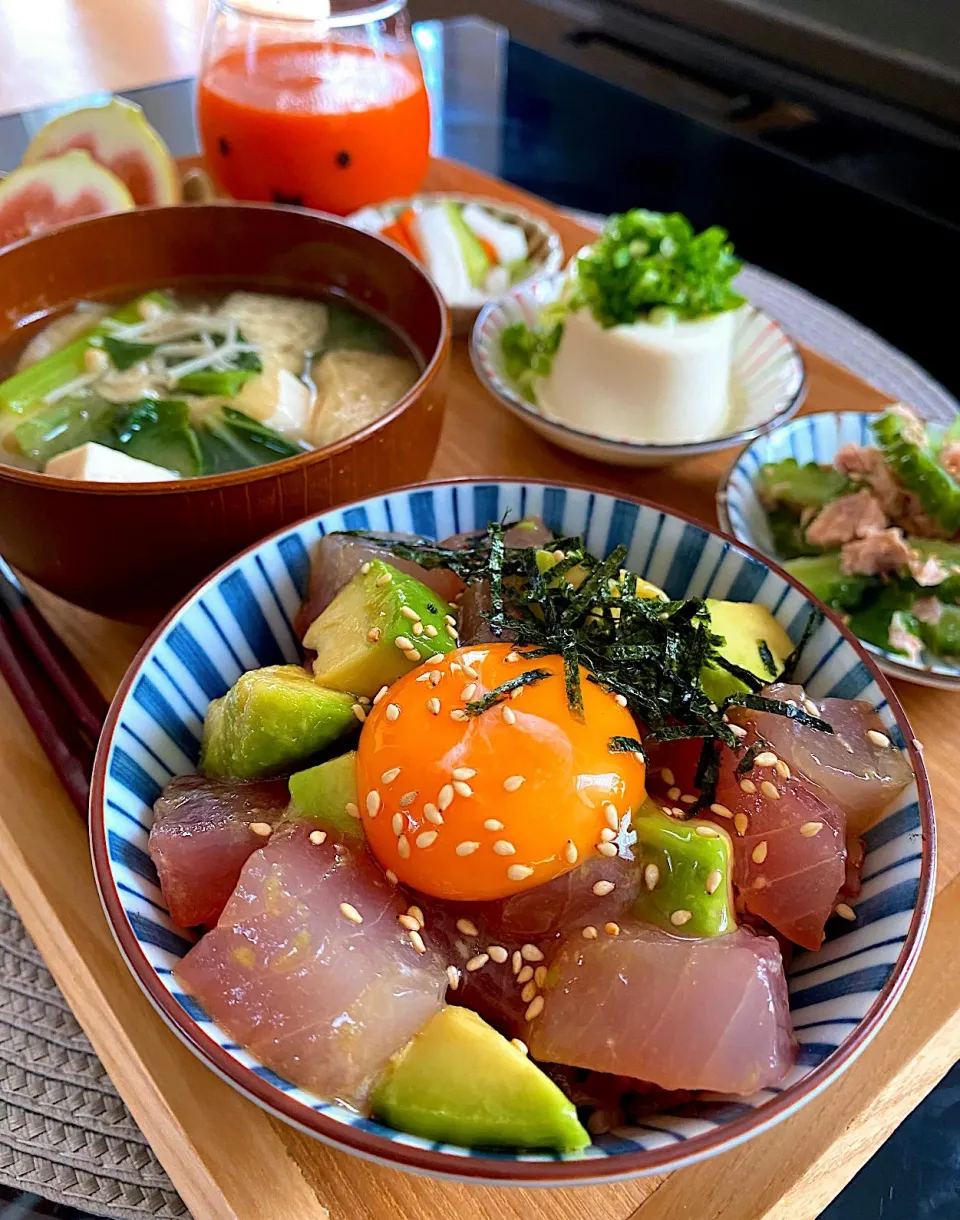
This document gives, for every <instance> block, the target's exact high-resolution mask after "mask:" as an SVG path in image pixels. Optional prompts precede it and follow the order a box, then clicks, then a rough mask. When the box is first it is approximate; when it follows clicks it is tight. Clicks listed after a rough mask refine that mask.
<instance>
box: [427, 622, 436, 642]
mask: <svg viewBox="0 0 960 1220" xmlns="http://www.w3.org/2000/svg"><path fill="white" fill-rule="evenodd" d="M424 631H425V632H426V633H427V635H428V636H429V637H430V639H431V640H435V639H436V638H437V634H438V632H437V629H436V627H434V625H433V623H427V625H426V627H424Z"/></svg>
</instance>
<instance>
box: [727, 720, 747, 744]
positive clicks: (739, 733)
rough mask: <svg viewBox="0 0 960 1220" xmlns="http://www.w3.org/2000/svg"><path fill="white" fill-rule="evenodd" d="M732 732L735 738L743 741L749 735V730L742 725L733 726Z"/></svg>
mask: <svg viewBox="0 0 960 1220" xmlns="http://www.w3.org/2000/svg"><path fill="white" fill-rule="evenodd" d="M730 732H731V733H732V734H733V735H734V737H739V738H740V739H741V740H742V739H743V738H744V737H746V735H747V730H746V729H745V728H744V727H743V725H742V724H731V725H730Z"/></svg>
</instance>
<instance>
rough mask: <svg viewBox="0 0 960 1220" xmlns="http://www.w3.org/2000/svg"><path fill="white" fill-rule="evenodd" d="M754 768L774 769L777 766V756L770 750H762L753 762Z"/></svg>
mask: <svg viewBox="0 0 960 1220" xmlns="http://www.w3.org/2000/svg"><path fill="white" fill-rule="evenodd" d="M753 765H754V766H755V767H775V766H776V765H777V756H776V754H774V752H773V751H772V750H763V751H761V753H759V754H758V755H757V757H756V758H755V759H754V760H753Z"/></svg>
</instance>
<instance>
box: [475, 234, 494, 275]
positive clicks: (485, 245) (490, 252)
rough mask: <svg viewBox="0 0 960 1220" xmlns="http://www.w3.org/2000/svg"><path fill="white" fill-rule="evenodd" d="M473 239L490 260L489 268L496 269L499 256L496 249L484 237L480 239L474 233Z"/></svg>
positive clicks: (478, 235)
mask: <svg viewBox="0 0 960 1220" xmlns="http://www.w3.org/2000/svg"><path fill="white" fill-rule="evenodd" d="M474 237H475V238H476V239H477V241H478V242H479V243H480V245H481V247H482V249H483V252H484V254H485V255H486V256H487V258H488V259H489V260H490V266H491V267H498V266H499V265H500V255H499V254H497V247H496V246H495V245H494V244H493V242H492V241H489V240H488V239H487V238H486V237H481V236H480V234H479V233H474Z"/></svg>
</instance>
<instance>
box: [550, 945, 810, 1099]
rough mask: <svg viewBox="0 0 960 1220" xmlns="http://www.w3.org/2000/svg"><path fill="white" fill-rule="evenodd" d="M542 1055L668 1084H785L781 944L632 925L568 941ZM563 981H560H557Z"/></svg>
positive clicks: (787, 1028) (746, 1090) (725, 1089)
mask: <svg viewBox="0 0 960 1220" xmlns="http://www.w3.org/2000/svg"><path fill="white" fill-rule="evenodd" d="M550 974H551V983H550V985H549V987H548V989H547V992H546V994H545V1005H544V1008H543V1012H542V1014H541V1015H540V1016H539V1017H538V1018H536V1019H535V1020H534V1021H533V1022H532V1023H529V1024H528V1026H527V1030H528V1033H527V1037H526V1041H527V1044H528V1045H529V1047H530V1053H531V1055H533V1056H534V1058H535V1059H539V1060H545V1061H549V1062H554V1063H567V1064H572V1065H574V1066H577V1067H586V1068H592V1069H593V1070H594V1071H600V1072H611V1073H614V1074H616V1075H621V1076H632V1077H635V1078H637V1079H640V1080H648V1081H650V1082H652V1083H653V1084H656V1085H659V1086H660V1087H661V1088H663V1089H694V1090H708V1091H710V1092H719V1093H737V1094H750V1093H754V1092H756V1090H757V1089H762V1088H764V1087H766V1086H767V1085H773V1084H777V1083H778V1082H779V1081H781V1080H782V1079H783V1077H784V1076H785V1075H786V1073H787V1071H788V1070H789V1068H790V1067H791V1065H792V1063H793V1060H794V1055H795V1042H794V1038H793V1032H792V1028H791V1025H790V1006H789V1003H788V999H787V984H786V980H785V979H784V976H783V966H782V963H781V960H780V950H779V948H778V946H777V942H776V941H775V940H773V939H772V938H771V937H769V936H755V935H753V933H751V932H748V931H746V930H745V929H743V928H741V929H739V930H738V931H736V932H734V933H732V934H730V935H728V936H715V937H712V938H710V939H707V940H686V939H683V938H682V937H677V936H671V935H669V934H668V933H666V932H662V931H660V930H659V929H658V928H653V927H651V926H650V925H649V924H640V923H633V924H630V925H628V926H624V927H622V928H621V932H620V935H619V936H600V937H599V938H598V939H597V940H591V941H587V940H584V939H583V937H582V936H579V935H573V936H571V937H570V938H569V939H567V940H566V941H564V943H563V946H562V948H561V949H560V952H559V954H558V956H557V957H556V958H555V960H554V962H553V965H552V967H551V971H550ZM554 979H555V981H553V980H554Z"/></svg>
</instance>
